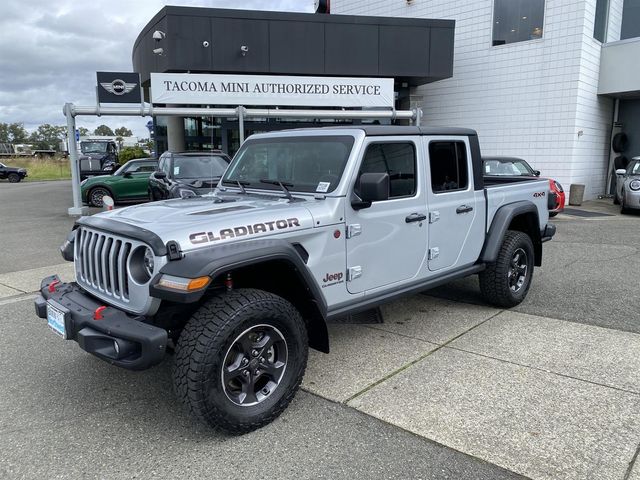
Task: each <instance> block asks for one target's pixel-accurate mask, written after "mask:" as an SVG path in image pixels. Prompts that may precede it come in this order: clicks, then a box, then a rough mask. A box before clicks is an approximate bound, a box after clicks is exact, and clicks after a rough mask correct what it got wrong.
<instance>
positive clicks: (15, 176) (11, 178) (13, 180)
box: [7, 173, 22, 183]
mask: <svg viewBox="0 0 640 480" xmlns="http://www.w3.org/2000/svg"><path fill="white" fill-rule="evenodd" d="M7 179H8V180H9V183H18V182H19V181H20V180H22V178H21V177H20V175H18V174H17V173H10V174H9V175H7Z"/></svg>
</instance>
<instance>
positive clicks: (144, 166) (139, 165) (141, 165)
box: [127, 162, 158, 173]
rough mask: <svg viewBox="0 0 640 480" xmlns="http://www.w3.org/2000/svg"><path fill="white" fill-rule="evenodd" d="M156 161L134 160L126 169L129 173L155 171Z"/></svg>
mask: <svg viewBox="0 0 640 480" xmlns="http://www.w3.org/2000/svg"><path fill="white" fill-rule="evenodd" d="M157 165H158V164H157V163H156V162H135V163H133V164H131V167H130V168H129V169H128V170H127V172H129V173H147V172H149V173H151V172H155V171H156V167H157Z"/></svg>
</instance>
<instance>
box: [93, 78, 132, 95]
mask: <svg viewBox="0 0 640 480" xmlns="http://www.w3.org/2000/svg"><path fill="white" fill-rule="evenodd" d="M100 85H101V86H102V88H104V89H105V90H106V91H107V92H109V93H113V94H114V95H124V94H125V93H129V92H130V91H131V90H133V89H134V88H135V86H136V85H137V83H127V82H125V81H124V80H120V79H119V78H116V79H115V80H114V81H113V82H111V83H109V82H102V83H101V84H100Z"/></svg>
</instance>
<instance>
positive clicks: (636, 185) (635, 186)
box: [629, 180, 640, 192]
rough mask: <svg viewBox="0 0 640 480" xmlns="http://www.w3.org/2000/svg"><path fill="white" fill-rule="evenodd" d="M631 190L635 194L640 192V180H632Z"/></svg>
mask: <svg viewBox="0 0 640 480" xmlns="http://www.w3.org/2000/svg"><path fill="white" fill-rule="evenodd" d="M629 188H630V189H631V190H633V191H634V192H635V191H638V190H640V180H631V182H630V183H629Z"/></svg>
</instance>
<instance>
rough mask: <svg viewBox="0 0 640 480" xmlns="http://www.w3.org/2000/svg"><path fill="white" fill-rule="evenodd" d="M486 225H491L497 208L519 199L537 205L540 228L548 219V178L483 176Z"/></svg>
mask: <svg viewBox="0 0 640 480" xmlns="http://www.w3.org/2000/svg"><path fill="white" fill-rule="evenodd" d="M484 187H485V196H486V199H487V225H491V222H492V221H493V217H494V215H495V214H496V211H497V210H498V208H500V207H501V206H503V205H506V204H508V203H514V202H519V201H529V202H533V203H534V204H535V205H536V206H537V207H538V212H539V214H540V215H539V220H540V229H541V230H542V229H543V228H544V227H545V225H546V224H547V223H548V221H549V210H548V200H549V193H550V192H549V180H547V179H546V178H544V179H540V178H538V177H520V176H513V177H511V176H485V177H484Z"/></svg>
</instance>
